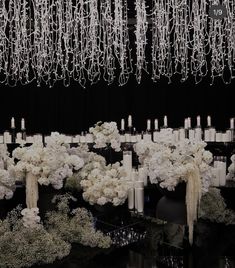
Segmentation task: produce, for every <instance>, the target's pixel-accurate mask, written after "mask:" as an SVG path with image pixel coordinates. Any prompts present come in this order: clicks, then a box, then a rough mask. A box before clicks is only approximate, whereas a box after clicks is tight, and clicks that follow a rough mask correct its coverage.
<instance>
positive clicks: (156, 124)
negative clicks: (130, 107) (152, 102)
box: [154, 119, 158, 130]
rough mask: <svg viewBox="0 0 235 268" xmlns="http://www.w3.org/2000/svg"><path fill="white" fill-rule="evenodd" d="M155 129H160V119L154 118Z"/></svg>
mask: <svg viewBox="0 0 235 268" xmlns="http://www.w3.org/2000/svg"><path fill="white" fill-rule="evenodd" d="M154 129H155V130H158V119H155V120H154Z"/></svg>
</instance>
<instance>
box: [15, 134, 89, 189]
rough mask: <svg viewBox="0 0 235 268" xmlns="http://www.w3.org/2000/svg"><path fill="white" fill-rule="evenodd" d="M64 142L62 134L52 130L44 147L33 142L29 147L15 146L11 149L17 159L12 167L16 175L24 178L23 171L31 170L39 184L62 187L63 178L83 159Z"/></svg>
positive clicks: (80, 164) (81, 164)
mask: <svg viewBox="0 0 235 268" xmlns="http://www.w3.org/2000/svg"><path fill="white" fill-rule="evenodd" d="M65 142H66V137H65V136H64V135H60V134H59V133H57V132H54V133H52V134H51V137H50V138H48V143H47V144H46V146H45V147H44V146H43V144H42V143H40V142H35V143H33V144H32V145H31V146H29V147H18V148H16V149H15V150H14V151H13V158H15V159H16V160H18V162H17V164H16V166H15V168H14V169H15V173H16V176H17V177H18V178H19V179H24V177H25V173H26V172H31V173H32V174H33V175H35V176H37V178H38V182H39V184H41V185H49V184H51V185H52V186H53V187H54V188H55V189H60V188H62V187H63V182H64V179H66V178H67V177H71V176H72V175H73V172H75V171H78V170H79V169H81V168H82V167H83V165H84V161H83V159H82V158H81V157H80V156H79V155H77V154H73V152H74V151H75V150H70V149H69V148H68V145H67V144H66V143H65Z"/></svg>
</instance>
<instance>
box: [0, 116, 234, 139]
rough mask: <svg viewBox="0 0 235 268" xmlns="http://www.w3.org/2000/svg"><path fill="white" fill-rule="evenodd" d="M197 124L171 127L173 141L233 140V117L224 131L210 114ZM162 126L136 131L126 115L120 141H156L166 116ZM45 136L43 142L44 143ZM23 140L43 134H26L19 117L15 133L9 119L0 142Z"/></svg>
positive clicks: (86, 136) (85, 135)
mask: <svg viewBox="0 0 235 268" xmlns="http://www.w3.org/2000/svg"><path fill="white" fill-rule="evenodd" d="M196 120H197V125H196V127H195V128H192V126H191V118H190V117H188V118H185V120H184V127H181V128H178V129H173V134H174V139H175V142H177V141H179V140H182V139H185V138H189V139H190V140H195V141H201V140H204V141H206V142H233V141H235V129H234V120H235V118H230V128H229V129H227V130H226V131H225V132H221V131H216V129H215V128H214V127H213V126H212V124H211V116H209V115H208V116H207V127H206V128H205V129H202V127H201V117H200V116H197V118H196ZM163 122H164V124H163V126H162V127H160V128H159V123H158V119H155V120H154V130H153V131H152V129H151V120H150V119H148V120H147V128H146V131H142V132H141V133H137V132H136V130H135V128H134V127H133V125H132V116H131V115H129V116H128V128H127V129H125V119H121V129H120V134H121V142H122V143H124V142H132V143H135V142H138V141H140V140H142V139H144V140H152V141H154V142H157V140H158V135H159V131H164V130H165V129H167V128H168V119H167V116H164V118H163ZM66 138H67V142H68V143H93V135H92V134H90V133H86V132H82V133H81V135H74V136H71V135H67V137H66ZM46 139H47V137H45V140H44V142H45V143H46ZM22 140H25V141H26V142H27V143H32V142H35V141H37V140H41V141H43V136H42V135H40V134H37V135H33V136H26V128H25V119H24V118H22V119H21V132H18V133H16V127H15V119H14V118H12V119H11V132H9V131H5V132H4V133H3V135H0V143H20V142H21V141H22Z"/></svg>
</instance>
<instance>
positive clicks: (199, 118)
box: [197, 115, 201, 127]
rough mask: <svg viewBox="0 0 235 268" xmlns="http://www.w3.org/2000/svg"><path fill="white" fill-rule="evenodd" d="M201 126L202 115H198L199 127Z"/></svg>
mask: <svg viewBox="0 0 235 268" xmlns="http://www.w3.org/2000/svg"><path fill="white" fill-rule="evenodd" d="M200 126H201V117H200V115H198V116H197V127H200Z"/></svg>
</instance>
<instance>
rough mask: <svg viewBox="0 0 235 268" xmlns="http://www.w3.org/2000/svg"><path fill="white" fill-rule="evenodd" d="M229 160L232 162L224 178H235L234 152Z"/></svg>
mask: <svg viewBox="0 0 235 268" xmlns="http://www.w3.org/2000/svg"><path fill="white" fill-rule="evenodd" d="M230 160H231V162H232V163H231V164H230V166H229V167H228V174H227V177H226V179H227V180H235V154H233V155H232V156H231V158H230Z"/></svg>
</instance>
